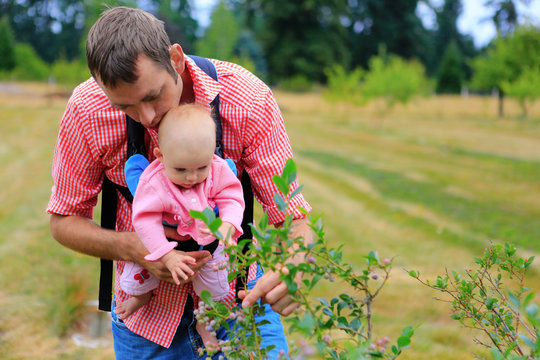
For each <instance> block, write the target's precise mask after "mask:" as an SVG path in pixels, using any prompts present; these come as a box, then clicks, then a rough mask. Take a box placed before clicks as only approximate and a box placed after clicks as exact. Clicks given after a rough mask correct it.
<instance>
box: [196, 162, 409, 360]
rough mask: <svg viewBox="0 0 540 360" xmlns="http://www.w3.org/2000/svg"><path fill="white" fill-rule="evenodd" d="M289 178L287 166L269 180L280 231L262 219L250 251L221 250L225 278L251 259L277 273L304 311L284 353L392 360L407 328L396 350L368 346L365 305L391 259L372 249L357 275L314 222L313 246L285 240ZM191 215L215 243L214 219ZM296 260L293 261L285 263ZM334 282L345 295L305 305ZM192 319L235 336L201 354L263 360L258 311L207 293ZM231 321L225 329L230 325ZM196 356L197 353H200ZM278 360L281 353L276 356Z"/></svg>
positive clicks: (240, 273) (381, 342)
mask: <svg viewBox="0 0 540 360" xmlns="http://www.w3.org/2000/svg"><path fill="white" fill-rule="evenodd" d="M295 179H296V165H295V164H294V162H293V161H292V160H288V161H287V163H286V165H285V168H284V170H283V173H282V174H281V175H274V177H273V181H274V183H275V184H276V186H277V187H278V189H279V190H280V193H279V194H275V196H274V201H275V203H276V205H277V207H278V209H279V210H280V211H281V212H282V213H283V214H284V215H285V221H284V222H283V224H282V226H280V227H278V228H274V227H272V226H269V224H268V216H267V215H266V214H263V216H262V219H261V220H260V221H259V223H258V224H257V225H252V230H253V234H254V237H255V239H256V240H257V242H256V245H255V246H253V245H252V246H250V247H249V250H248V251H247V252H246V253H243V252H242V249H243V248H244V245H245V244H246V243H249V242H250V241H251V240H250V239H246V240H243V241H241V242H240V243H239V244H238V245H236V246H235V245H229V246H227V247H226V248H225V252H226V253H227V254H228V255H229V256H228V258H229V261H230V264H229V269H230V273H229V277H230V278H231V279H232V278H234V277H246V276H247V267H248V266H249V265H250V264H253V263H254V262H255V261H258V262H259V263H260V265H261V266H262V267H263V268H264V269H265V270H266V271H275V272H279V273H281V276H280V278H281V280H282V281H283V282H284V283H285V284H286V285H287V288H288V290H289V294H290V295H291V296H292V297H293V299H294V300H295V301H296V302H298V303H299V304H300V305H301V308H302V309H304V310H305V311H302V312H296V313H294V314H292V315H291V316H289V317H288V318H287V319H286V321H287V322H288V323H289V324H290V327H289V329H290V331H291V332H293V331H294V332H296V333H297V334H298V335H299V336H302V337H303V339H302V340H301V341H299V342H297V343H291V353H290V354H287V355H298V356H299V357H301V358H304V357H310V356H312V355H314V354H315V352H317V354H318V355H319V356H323V357H325V358H331V359H343V360H345V359H350V360H352V359H354V360H357V359H373V358H385V359H395V358H396V357H398V356H399V355H400V354H401V353H402V352H403V350H404V349H406V348H408V347H409V345H410V343H411V337H412V336H413V334H414V329H413V328H412V327H407V328H405V329H404V330H403V332H402V333H401V335H400V336H399V337H398V339H397V342H396V344H394V345H390V344H389V342H390V339H389V338H388V337H384V338H382V339H377V340H374V339H373V338H372V335H373V314H372V306H373V303H374V301H375V299H376V298H377V296H378V295H379V293H380V291H381V290H382V288H383V287H384V286H385V284H386V283H387V280H388V278H389V275H390V271H391V268H392V260H391V259H386V258H385V259H380V258H379V256H378V254H377V253H376V252H374V251H372V252H370V253H369V254H368V255H367V256H364V258H363V259H364V266H363V269H361V270H358V269H356V268H355V267H354V266H353V265H351V264H347V263H345V262H344V261H343V250H342V248H343V245H341V246H339V247H337V248H332V247H330V246H329V244H328V242H327V241H326V240H325V239H324V229H323V225H322V222H321V220H320V218H311V217H310V216H309V215H308V218H309V220H310V227H311V229H312V230H313V232H314V235H315V241H314V242H313V243H309V244H305V243H304V239H303V238H292V237H291V236H290V235H291V233H292V226H293V217H292V213H293V211H292V209H290V208H289V204H290V200H291V199H292V198H293V197H294V196H295V195H296V194H297V193H298V192H299V191H300V188H299V189H296V190H294V191H292V192H291V190H290V189H291V184H292V183H293V182H294V181H295ZM190 214H191V215H192V216H193V217H196V218H199V219H202V220H203V221H204V222H205V224H206V225H207V226H208V228H209V229H210V230H211V231H212V232H213V233H214V235H215V236H216V237H218V238H220V239H221V236H220V234H219V233H217V229H218V228H219V226H220V224H221V220H220V219H219V218H216V217H215V215H214V213H213V211H211V210H210V209H206V210H205V211H203V212H195V211H191V212H190ZM298 258H301V259H304V261H294V260H293V259H298ZM336 279H339V280H341V282H342V283H343V287H344V288H346V289H344V290H345V292H343V293H341V294H336V295H335V296H334V297H333V298H331V299H326V298H317V299H314V300H313V299H311V297H310V294H311V292H312V291H313V290H314V289H316V288H317V287H318V286H320V285H321V282H322V281H329V282H335V281H336ZM201 298H202V302H201V303H200V304H199V309H198V310H197V313H196V316H197V319H198V321H200V322H202V323H203V324H205V325H206V326H207V329H208V330H209V331H215V330H216V329H217V327H219V326H223V327H225V329H226V330H228V331H231V332H236V336H229V339H230V340H227V341H221V342H220V343H219V348H213V347H210V348H207V349H206V351H207V352H208V354H210V355H211V354H214V353H215V352H217V351H218V349H221V350H222V351H223V353H224V354H225V355H226V356H227V357H228V358H234V359H246V360H247V359H266V358H267V352H268V350H270V348H262V347H261V338H260V333H259V331H258V327H259V326H260V325H262V323H257V322H256V319H255V317H254V315H255V314H256V313H258V312H260V311H262V309H261V308H260V306H258V305H257V304H255V305H253V306H249V307H245V308H239V307H234V306H227V305H226V304H222V303H215V302H213V301H212V299H211V297H210V295H209V294H208V293H203V294H202V295H201ZM231 319H236V323H235V324H234V325H231V323H230V320H231ZM199 353H200V354H201V355H204V353H205V349H200V350H199ZM284 355H286V354H281V355H280V358H282V357H283V356H284Z"/></svg>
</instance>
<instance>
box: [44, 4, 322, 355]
mask: <svg viewBox="0 0 540 360" xmlns="http://www.w3.org/2000/svg"><path fill="white" fill-rule="evenodd" d="M86 50H87V62H88V67H89V69H90V72H91V74H92V78H91V79H89V80H87V81H86V82H84V83H83V84H81V85H79V86H78V87H77V88H76V89H75V90H74V92H73V95H72V96H71V98H70V100H69V102H68V105H67V108H66V112H65V113H64V116H63V119H62V123H61V126H60V132H59V135H58V140H57V144H56V149H55V155H54V161H53V178H54V187H53V189H52V195H51V199H50V202H49V205H48V208H47V211H48V212H49V213H50V214H51V233H52V235H53V237H54V238H55V239H56V240H57V241H58V242H59V243H60V244H62V245H64V246H67V247H69V248H71V249H73V250H76V251H79V252H82V253H84V254H88V255H92V256H96V257H101V258H105V259H112V260H116V276H115V278H116V279H119V278H120V274H121V273H122V271H123V267H124V262H125V261H132V262H136V263H138V264H141V265H142V266H143V267H145V268H147V269H148V270H149V271H150V272H151V273H153V274H154V275H156V277H158V278H159V279H160V280H164V281H161V282H160V286H159V287H158V289H156V291H155V293H154V297H153V298H152V300H151V301H150V302H149V303H148V305H147V306H145V307H143V308H142V309H141V310H140V311H138V312H137V313H135V314H133V315H132V316H130V317H129V318H127V319H125V321H121V320H119V319H118V318H117V317H116V316H115V314H114V311H112V312H111V316H112V318H113V336H114V346H115V352H116V356H117V358H118V359H122V358H137V359H143V358H149V359H150V358H152V359H154V358H156V357H159V358H164V359H165V358H166V359H168V358H171V359H172V358H182V359H196V358H198V355H197V354H196V351H195V349H197V348H198V347H199V346H200V345H201V340H200V337H199V336H198V334H197V333H196V332H195V331H194V319H193V301H192V299H191V297H190V296H188V295H187V292H188V290H187V289H188V288H189V284H186V286H177V285H175V284H173V283H172V278H171V276H170V272H169V271H168V270H167V269H166V268H165V267H163V266H162V265H160V263H159V262H148V261H145V260H144V256H145V255H146V254H148V251H147V250H146V248H145V247H144V246H143V244H142V243H141V241H140V240H139V238H138V237H137V235H136V233H134V232H133V226H132V223H131V205H130V204H129V203H128V202H127V201H126V200H125V199H124V198H123V197H122V196H119V204H118V211H117V231H116V232H115V231H109V230H106V229H102V228H100V227H99V226H98V225H96V224H95V223H94V222H92V220H91V219H92V212H93V207H94V206H95V205H96V203H97V197H98V194H99V192H100V191H101V186H102V183H103V178H104V176H107V177H108V178H109V179H110V180H112V181H113V182H115V183H117V184H119V185H124V186H125V185H126V181H125V178H124V174H123V172H124V163H125V160H126V151H127V144H126V123H125V116H126V114H127V115H129V116H130V117H131V118H133V119H134V120H135V121H137V122H140V123H141V124H142V125H144V126H145V127H146V128H147V129H148V132H147V134H146V142H147V149H148V155H149V157H150V158H152V156H153V155H152V153H153V149H154V147H155V146H156V144H157V136H156V132H155V129H157V126H158V124H159V122H160V121H161V119H162V118H163V116H164V115H165V114H166V113H167V111H168V110H169V109H171V108H172V107H174V106H176V105H178V104H184V103H194V102H195V103H201V104H206V105H207V104H210V102H211V101H212V100H213V99H214V98H215V97H216V95H217V94H218V93H219V96H220V109H219V110H220V115H221V120H222V127H223V147H224V153H225V156H226V157H227V158H230V159H233V160H234V162H235V163H236V166H237V168H238V171H239V173H241V172H242V170H244V169H245V170H246V171H247V173H248V174H249V176H250V178H251V182H252V186H253V190H254V194H255V197H256V198H257V200H258V201H259V202H260V203H261V204H262V206H263V208H264V209H265V210H266V211H267V213H268V215H269V219H270V222H271V223H273V224H279V223H280V222H281V221H283V215H282V214H281V213H280V212H279V211H278V209H277V206H276V205H275V204H274V203H273V200H272V199H273V195H274V193H276V192H277V191H278V189H277V188H276V187H275V186H274V185H273V183H272V181H271V178H272V176H273V175H274V174H279V173H281V171H282V169H283V167H284V164H285V161H286V160H287V159H288V158H291V157H292V152H291V147H290V143H289V140H288V137H287V134H286V132H285V127H284V124H283V119H282V117H281V113H280V111H279V108H278V106H277V104H276V102H275V99H274V98H273V95H272V93H271V91H270V89H269V88H268V87H267V86H266V85H265V84H264V83H262V82H261V81H260V80H259V79H257V78H256V77H255V76H254V75H252V74H251V73H249V72H247V71H246V70H245V69H242V68H241V67H239V66H237V65H234V64H230V63H226V62H221V61H217V60H213V63H214V65H215V66H216V69H217V73H218V79H219V82H216V81H214V80H213V79H212V78H210V77H209V76H208V75H206V74H205V73H204V72H203V71H202V70H201V69H200V68H199V67H197V66H196V64H195V63H194V62H193V60H191V59H190V58H189V57H187V56H186V55H185V54H184V53H183V51H182V48H181V46H180V45H179V44H172V45H171V44H170V41H169V38H168V36H167V34H166V33H165V31H164V27H163V23H162V22H161V21H159V20H157V19H156V18H155V17H154V16H152V15H151V14H148V13H146V12H144V11H142V10H138V9H130V8H125V7H118V8H113V9H110V10H107V11H105V12H104V13H103V14H102V16H101V17H100V18H99V19H98V20H97V21H96V23H95V24H94V26H93V27H92V29H91V30H90V32H89V34H88V40H87V44H86ZM151 160H152V159H151ZM297 186H298V184H297V183H296V182H295V183H294V184H293V187H295V188H296V187H297ZM292 205H293V206H294V207H295V208H296V207H297V206H301V207H303V208H305V209H308V210H309V209H310V207H309V204H307V202H306V201H305V200H304V199H303V197H302V195H301V194H299V195H297V196H296V197H295V198H294V199H293V200H292ZM294 216H295V225H296V226H295V234H294V235H295V236H303V237H304V239H305V241H312V234H311V232H310V231H309V227H308V226H307V223H306V222H305V219H304V216H303V215H302V214H301V213H300V212H296V213H295V214H294ZM167 230H168V229H166V231H167ZM167 236H168V237H172V238H176V239H177V240H185V239H180V238H178V235H177V234H174V231H169V232H167ZM189 255H190V256H192V257H194V258H195V259H196V260H197V264H196V266H195V267H194V268H193V270H195V271H196V270H197V269H199V268H200V267H202V266H203V265H204V264H205V263H206V262H207V261H208V260H209V258H210V254H209V253H208V252H206V251H197V252H190V253H189ZM296 260H297V261H303V259H296ZM248 280H251V284H254V283H255V281H256V284H255V285H254V287H253V288H252V290H250V292H249V293H248V294H247V295H246V293H245V292H243V291H242V292H240V293H239V297H240V298H241V299H243V301H242V306H244V307H245V306H250V305H251V304H253V303H254V302H256V301H257V300H258V299H261V300H262V301H263V302H264V303H266V304H268V305H266V309H267V311H266V315H265V318H266V319H267V320H269V321H270V324H269V325H266V326H265V328H266V330H262V335H263V339H264V341H265V343H264V344H266V345H269V344H276V345H277V347H276V349H275V352H274V354H272V355H271V357H275V356H276V354H277V352H278V351H279V350H280V349H286V341H285V337H284V335H283V329H282V327H281V324H280V322H279V316H278V315H277V314H276V313H274V312H273V311H272V309H273V310H274V311H277V312H279V313H280V314H282V315H285V316H286V315H289V314H290V313H292V312H293V311H294V310H295V309H296V308H297V306H298V305H297V304H296V303H294V302H293V301H292V300H291V298H290V297H289V294H288V291H287V286H286V285H285V284H284V283H283V282H281V281H280V279H279V273H277V272H268V273H265V274H262V272H260V269H255V268H252V269H250V276H249V277H248ZM248 288H249V286H248ZM126 298H127V294H125V293H124V292H123V291H122V290H121V288H120V286H119V284H118V280H117V281H116V282H115V301H116V302H121V301H123V300H125V299H126ZM270 307H271V309H270ZM264 344H263V345H264ZM142 349H144V350H142Z"/></svg>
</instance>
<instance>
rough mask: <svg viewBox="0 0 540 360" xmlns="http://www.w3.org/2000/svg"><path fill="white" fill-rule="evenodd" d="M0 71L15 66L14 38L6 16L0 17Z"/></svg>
mask: <svg viewBox="0 0 540 360" xmlns="http://www.w3.org/2000/svg"><path fill="white" fill-rule="evenodd" d="M0 54H2V56H0V71H10V70H13V68H14V67H15V38H14V37H13V31H11V26H9V20H8V18H7V16H5V15H4V16H3V17H2V18H1V19H0Z"/></svg>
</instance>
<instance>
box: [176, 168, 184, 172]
mask: <svg viewBox="0 0 540 360" xmlns="http://www.w3.org/2000/svg"><path fill="white" fill-rule="evenodd" d="M175 170H176V171H178V172H184V171H186V169H184V168H176V169H175Z"/></svg>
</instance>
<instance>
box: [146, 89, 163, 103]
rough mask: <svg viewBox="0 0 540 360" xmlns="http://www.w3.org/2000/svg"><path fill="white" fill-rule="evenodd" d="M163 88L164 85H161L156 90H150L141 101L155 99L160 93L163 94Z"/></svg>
mask: <svg viewBox="0 0 540 360" xmlns="http://www.w3.org/2000/svg"><path fill="white" fill-rule="evenodd" d="M162 89H163V87H160V88H159V89H155V90H152V91H150V92H149V93H148V94H146V96H145V97H143V98H142V99H141V101H150V100H154V99H155V98H156V97H158V96H159V94H161V90H162Z"/></svg>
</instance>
